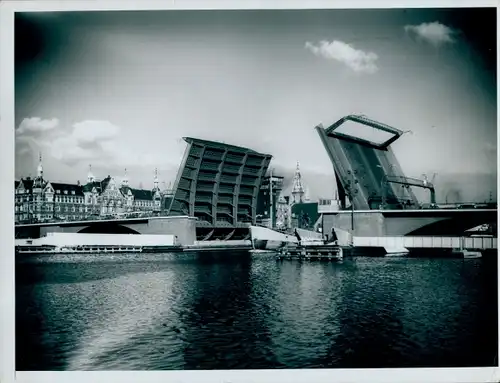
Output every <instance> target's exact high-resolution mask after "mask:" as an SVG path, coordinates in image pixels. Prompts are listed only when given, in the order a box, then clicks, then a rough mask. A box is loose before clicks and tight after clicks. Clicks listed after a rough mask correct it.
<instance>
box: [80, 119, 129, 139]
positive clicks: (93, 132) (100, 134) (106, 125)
mask: <svg viewBox="0 0 500 383" xmlns="http://www.w3.org/2000/svg"><path fill="white" fill-rule="evenodd" d="M73 127H74V130H73V137H74V138H75V139H76V140H78V141H80V142H95V141H99V140H109V139H112V138H115V137H116V136H117V135H118V134H119V133H120V128H119V127H118V126H115V125H113V124H112V123H110V122H108V121H93V120H87V121H83V122H77V123H76V124H74V125H73Z"/></svg>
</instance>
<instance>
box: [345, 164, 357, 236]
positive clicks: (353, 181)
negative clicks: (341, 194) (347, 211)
mask: <svg viewBox="0 0 500 383" xmlns="http://www.w3.org/2000/svg"><path fill="white" fill-rule="evenodd" d="M357 173H358V171H357V170H354V171H352V172H351V171H350V170H348V171H347V175H348V176H349V177H350V178H351V179H350V180H348V181H347V189H348V190H347V196H348V197H349V201H350V202H351V232H352V233H353V235H354V195H355V194H356V193H357V190H356V189H355V185H356V184H357V183H358V180H356V179H354V175H355V174H357Z"/></svg>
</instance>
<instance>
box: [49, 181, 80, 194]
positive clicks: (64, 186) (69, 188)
mask: <svg viewBox="0 0 500 383" xmlns="http://www.w3.org/2000/svg"><path fill="white" fill-rule="evenodd" d="M50 184H51V185H52V187H53V188H54V190H55V191H56V192H57V190H60V191H61V192H64V191H65V190H67V191H68V193H69V194H72V195H73V193H72V192H73V191H74V192H75V194H74V195H79V196H83V187H82V186H81V185H76V184H66V183H60V182H50Z"/></svg>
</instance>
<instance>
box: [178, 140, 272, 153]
mask: <svg viewBox="0 0 500 383" xmlns="http://www.w3.org/2000/svg"><path fill="white" fill-rule="evenodd" d="M184 141H186V142H187V143H189V144H200V145H206V146H209V147H213V148H218V149H228V150H232V151H236V152H242V153H249V154H255V155H259V156H266V157H267V156H268V157H271V155H270V154H264V153H259V152H256V151H255V150H253V149H249V148H244V147H243V146H236V145H230V144H225V143H223V142H216V141H207V140H202V139H200V138H192V137H184Z"/></svg>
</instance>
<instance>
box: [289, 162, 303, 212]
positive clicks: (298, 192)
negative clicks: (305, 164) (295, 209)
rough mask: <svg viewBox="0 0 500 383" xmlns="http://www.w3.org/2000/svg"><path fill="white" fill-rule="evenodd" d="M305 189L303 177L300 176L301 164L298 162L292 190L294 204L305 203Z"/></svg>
mask: <svg viewBox="0 0 500 383" xmlns="http://www.w3.org/2000/svg"><path fill="white" fill-rule="evenodd" d="M304 195H305V192H304V187H303V186H302V176H301V174H300V167H299V162H298V161H297V169H296V170H295V175H294V177H293V188H292V203H300V202H304Z"/></svg>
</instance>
